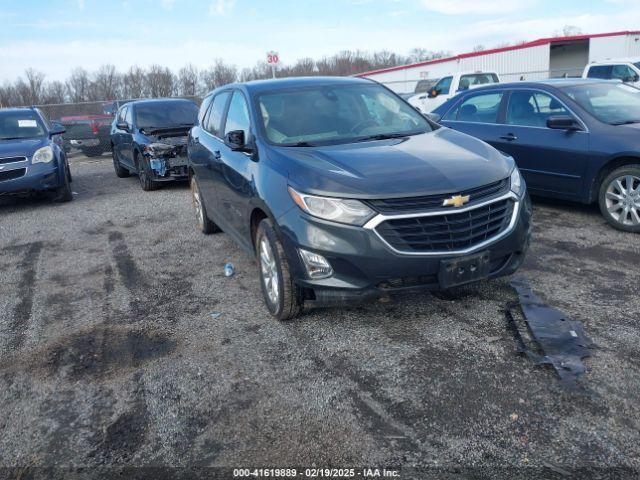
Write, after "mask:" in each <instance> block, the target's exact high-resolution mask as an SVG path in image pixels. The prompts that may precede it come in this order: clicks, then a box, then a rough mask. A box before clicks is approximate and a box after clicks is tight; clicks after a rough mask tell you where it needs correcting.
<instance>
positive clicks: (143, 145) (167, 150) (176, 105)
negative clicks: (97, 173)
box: [111, 98, 198, 190]
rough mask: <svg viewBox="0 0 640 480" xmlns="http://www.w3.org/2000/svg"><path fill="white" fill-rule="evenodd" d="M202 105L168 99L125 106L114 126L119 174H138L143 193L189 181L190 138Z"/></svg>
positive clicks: (117, 171) (112, 143) (113, 141)
mask: <svg viewBox="0 0 640 480" xmlns="http://www.w3.org/2000/svg"><path fill="white" fill-rule="evenodd" d="M197 114H198V106H197V105H196V104H195V103H193V102H192V101H191V100H183V99H178V98H165V99H154V100H139V101H135V102H131V103H127V104H125V105H124V106H123V107H121V108H120V110H118V114H117V115H116V117H115V119H114V120H113V124H112V125H111V151H112V154H113V166H114V168H115V171H116V175H117V176H118V177H120V178H123V177H128V176H129V175H130V174H131V173H135V174H137V175H138V179H139V180H140V186H141V187H142V189H143V190H155V189H156V188H158V187H159V186H160V184H161V183H162V182H166V181H173V180H186V179H187V178H188V176H187V136H188V134H189V130H190V129H191V127H193V125H194V124H195V122H196V117H197Z"/></svg>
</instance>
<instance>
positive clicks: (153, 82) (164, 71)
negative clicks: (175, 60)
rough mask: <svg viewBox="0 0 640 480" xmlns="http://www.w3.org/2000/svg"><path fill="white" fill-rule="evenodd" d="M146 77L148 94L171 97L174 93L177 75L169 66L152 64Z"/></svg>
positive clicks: (157, 96)
mask: <svg viewBox="0 0 640 480" xmlns="http://www.w3.org/2000/svg"><path fill="white" fill-rule="evenodd" d="M145 78H146V84H147V94H148V95H149V96H150V97H151V98H160V97H170V96H172V95H173V94H174V92H175V77H174V75H173V73H172V72H171V70H169V69H168V68H167V67H162V66H160V65H151V67H149V70H148V71H147V74H146V76H145Z"/></svg>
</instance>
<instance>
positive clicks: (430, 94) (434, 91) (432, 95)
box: [429, 88, 440, 98]
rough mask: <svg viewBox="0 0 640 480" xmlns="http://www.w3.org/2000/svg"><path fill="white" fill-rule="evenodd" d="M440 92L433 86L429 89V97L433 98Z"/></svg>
mask: <svg viewBox="0 0 640 480" xmlns="http://www.w3.org/2000/svg"><path fill="white" fill-rule="evenodd" d="M439 94H440V92H439V91H438V90H436V89H435V88H432V89H431V90H429V98H435V97H437V96H438V95H439Z"/></svg>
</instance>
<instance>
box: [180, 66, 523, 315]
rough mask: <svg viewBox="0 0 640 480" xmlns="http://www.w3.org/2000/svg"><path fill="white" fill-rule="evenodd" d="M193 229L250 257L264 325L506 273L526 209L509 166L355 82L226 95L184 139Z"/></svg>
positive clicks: (277, 83) (237, 90)
mask: <svg viewBox="0 0 640 480" xmlns="http://www.w3.org/2000/svg"><path fill="white" fill-rule="evenodd" d="M188 149H189V150H188V151H189V175H190V181H191V191H192V194H193V203H194V206H195V210H196V214H197V223H198V228H199V229H200V230H201V231H202V232H204V233H213V232H218V231H220V229H222V230H224V231H225V232H227V233H228V234H229V235H230V236H231V237H233V239H234V240H235V241H236V242H237V243H238V244H239V245H240V246H241V247H242V248H244V249H245V250H246V251H247V252H250V253H252V254H255V255H256V256H257V259H258V265H259V272H260V281H261V285H262V291H263V295H264V299H265V302H266V304H267V307H268V309H269V311H270V312H271V314H272V315H274V316H275V317H277V318H279V319H282V320H286V319H290V318H293V317H295V316H296V315H297V314H298V313H299V312H300V311H301V309H302V307H303V305H304V304H305V303H306V304H310V305H325V306H326V305H345V304H351V303H352V302H357V301H370V300H374V299H376V298H379V297H381V296H382V297H386V296H387V295H390V294H393V293H398V292H407V291H411V290H413V289H432V290H440V289H448V288H450V287H453V286H456V285H460V284H464V283H469V282H477V281H480V280H483V279H486V278H494V277H500V276H503V275H508V274H510V273H513V272H514V271H515V270H516V269H517V268H518V267H519V266H520V265H521V263H522V261H523V259H524V255H525V252H526V250H527V248H528V244H529V234H530V233H529V232H530V215H531V205H530V201H529V199H528V196H527V193H526V188H525V184H524V182H523V181H522V179H521V178H520V173H519V172H518V169H517V168H516V167H515V163H514V161H513V159H512V158H511V157H509V156H507V155H504V154H502V153H500V152H498V151H497V150H495V149H494V148H492V147H491V146H489V145H487V144H485V143H484V142H481V141H479V140H476V139H474V138H472V137H470V136H468V135H462V134H460V133H458V132H455V131H453V130H450V129H446V128H440V127H439V126H438V125H437V124H433V123H431V122H430V121H429V120H427V119H426V118H425V117H424V116H422V115H420V114H419V113H418V112H416V111H415V109H413V108H412V107H411V106H409V105H407V104H406V102H404V101H402V100H401V99H400V98H398V96H397V95H396V94H394V93H393V92H391V91H390V90H389V89H387V88H386V87H384V86H382V85H379V84H377V83H375V82H373V81H370V80H365V79H358V78H322V77H319V78H292V79H281V80H267V81H258V82H249V83H243V84H235V85H227V86H224V87H221V88H219V89H217V90H215V91H213V92H212V93H210V94H209V95H208V96H207V97H206V98H205V100H204V101H203V103H202V106H201V108H200V113H199V115H198V124H197V125H196V126H195V127H194V128H193V129H192V130H191V133H190V136H189V145H188Z"/></svg>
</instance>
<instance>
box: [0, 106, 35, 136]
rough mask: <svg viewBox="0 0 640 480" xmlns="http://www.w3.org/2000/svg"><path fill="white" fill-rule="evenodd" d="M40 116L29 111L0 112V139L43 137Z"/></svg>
mask: <svg viewBox="0 0 640 480" xmlns="http://www.w3.org/2000/svg"><path fill="white" fill-rule="evenodd" d="M45 135H46V132H45V129H44V126H43V125H42V121H41V120H40V117H39V116H38V115H37V114H36V113H35V112H31V111H28V110H26V111H18V112H0V140H9V139H22V138H35V137H43V136H45Z"/></svg>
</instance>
